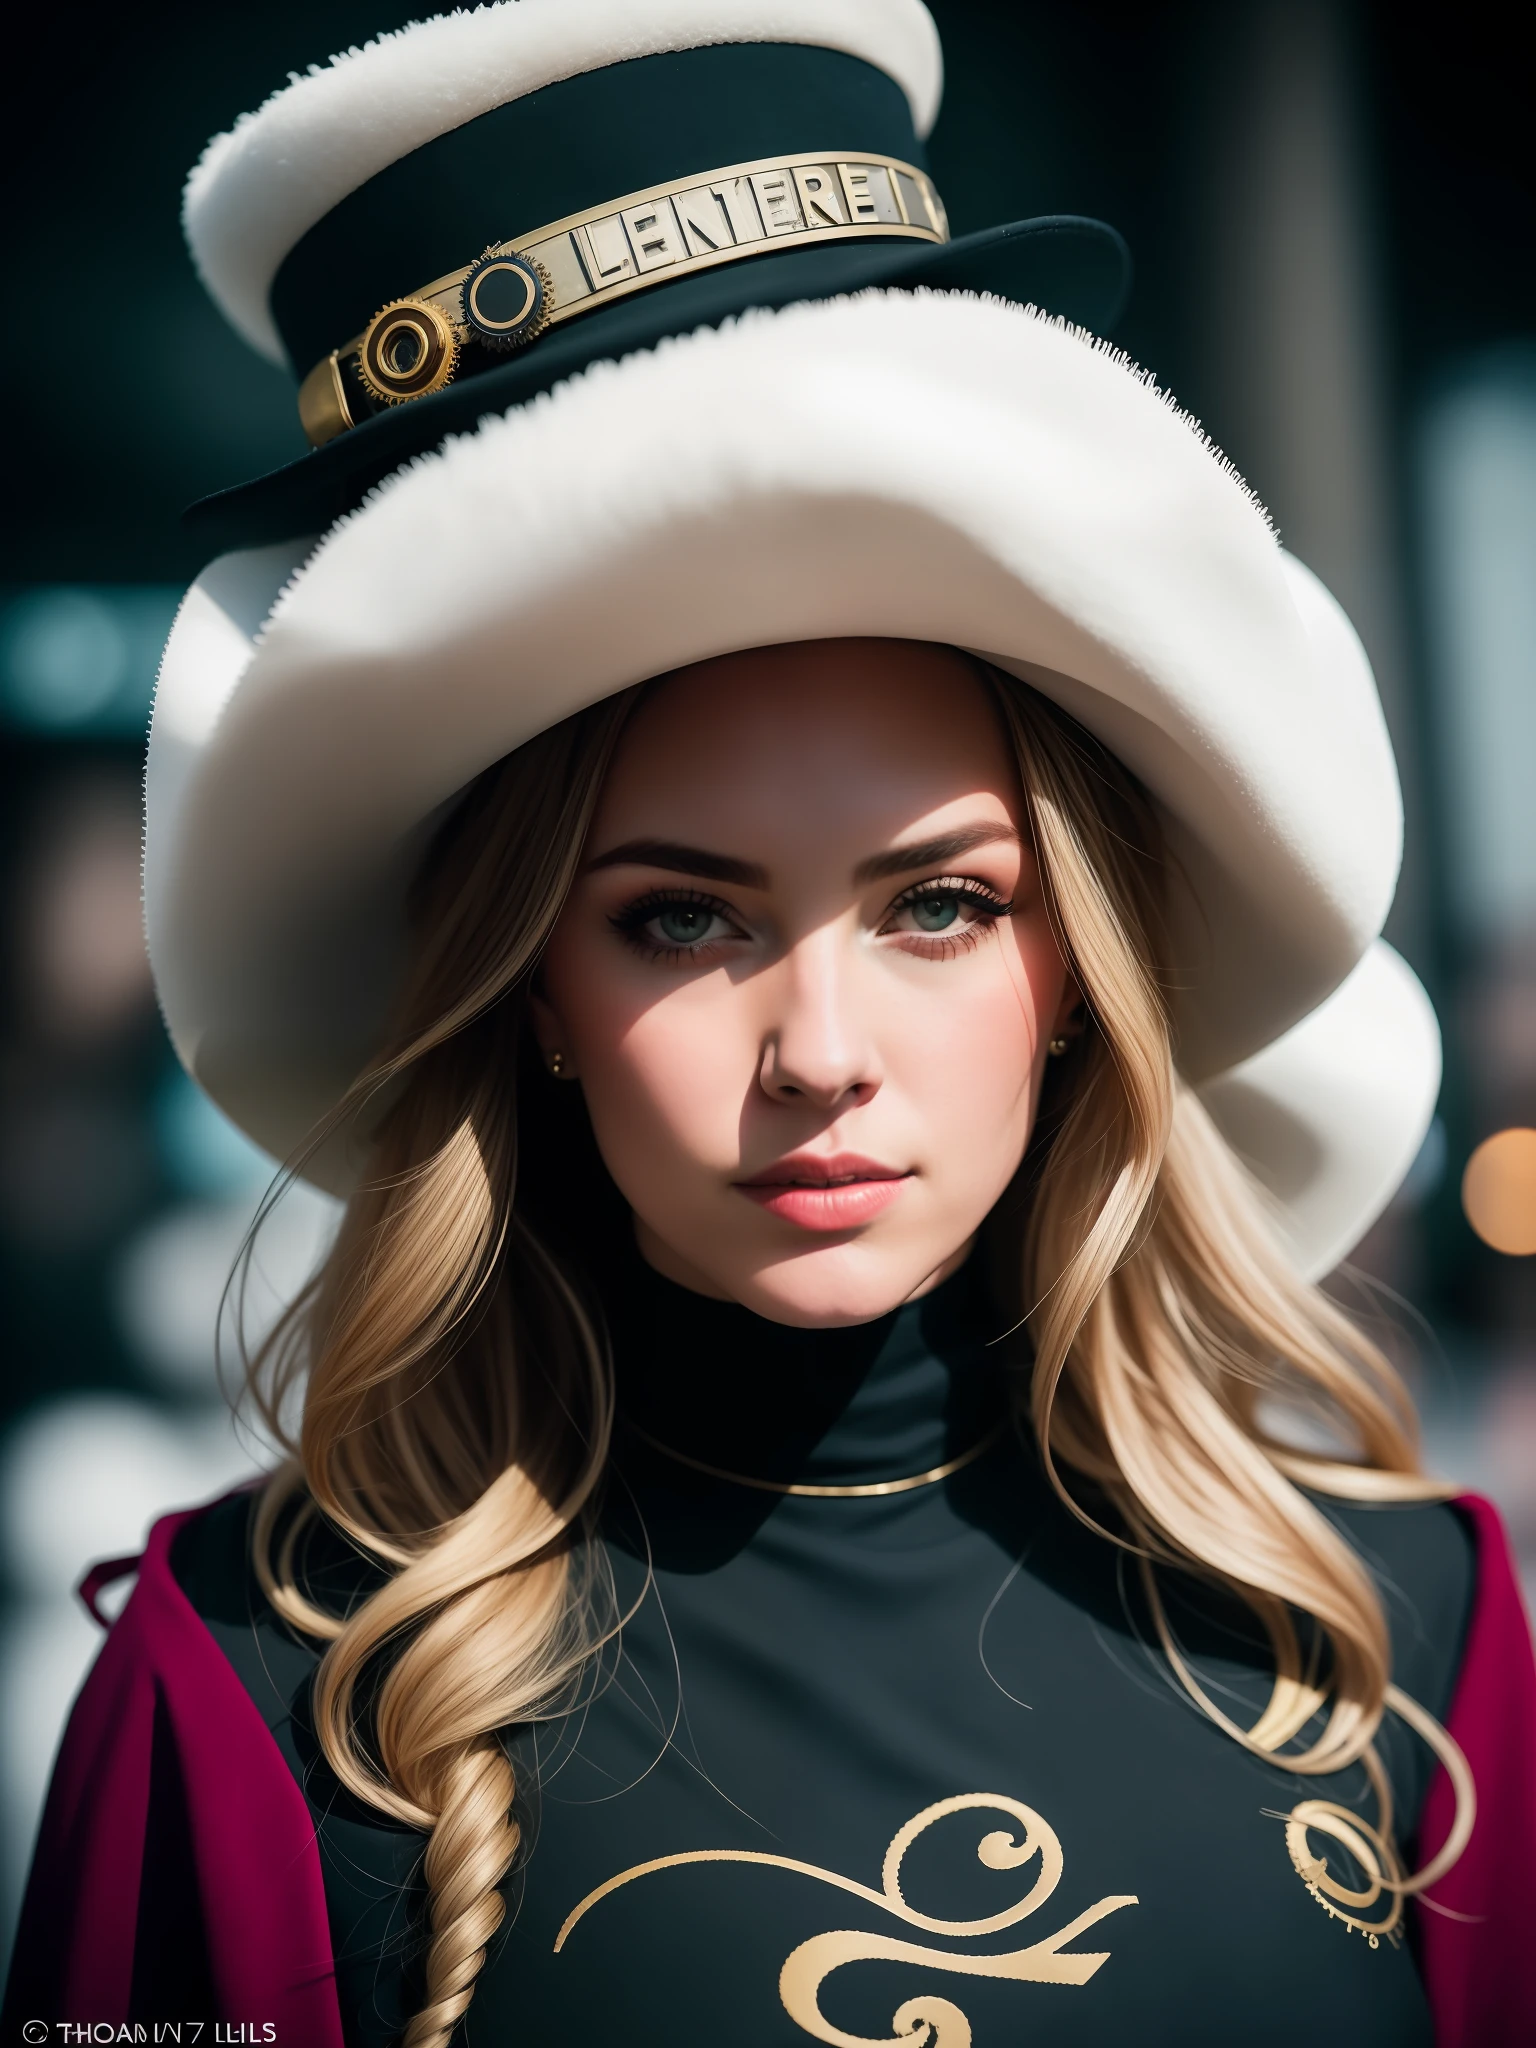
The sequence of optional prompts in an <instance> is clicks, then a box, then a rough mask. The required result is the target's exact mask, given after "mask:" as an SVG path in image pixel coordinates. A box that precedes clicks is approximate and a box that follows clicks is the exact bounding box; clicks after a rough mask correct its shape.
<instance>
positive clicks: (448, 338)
mask: <svg viewBox="0 0 1536 2048" xmlns="http://www.w3.org/2000/svg"><path fill="white" fill-rule="evenodd" d="M886 237H894V238H895V239H897V240H904V241H915V242H947V241H948V240H949V223H948V221H947V219H946V218H945V214H944V207H943V204H942V202H941V201H940V199H939V195H938V194H937V193H936V192H935V191H934V189H933V186H932V184H931V182H930V181H929V178H928V175H927V173H926V172H925V171H920V170H917V169H915V168H914V167H913V166H912V165H911V164H904V163H902V162H900V161H899V160H898V159H897V158H895V157H888V156H875V155H863V156H858V157H835V156H818V155H815V154H808V155H804V156H788V157H769V158H764V159H760V160H759V161H758V162H756V163H747V164H728V165H727V166H726V167H725V169H724V170H719V171H705V172H703V173H702V174H700V175H696V176H693V177H690V178H686V179H683V180H680V181H676V182H674V183H672V184H668V185H652V186H650V187H649V188H648V189H647V190H645V191H643V192H630V193H626V194H625V196H624V197H623V198H622V199H614V200H610V201H609V202H608V203H607V204H606V205H604V206H595V207H592V208H590V209H589V210H588V211H587V212H586V213H573V214H570V215H568V216H567V217H566V218H565V219H564V220H557V221H555V222H553V223H552V224H551V225H550V226H548V227H542V228H535V229H534V230H533V232H532V233H531V234H527V235H519V236H517V237H516V238H515V239H514V240H513V241H510V242H498V243H495V244H493V245H492V247H490V248H489V249H487V250H486V251H485V253H484V254H483V255H482V256H479V257H477V258H476V259H475V261H474V262H473V263H466V264H465V265H464V267H463V268H462V269H461V270H455V271H451V272H450V273H449V274H448V275H447V276H446V277H439V278H436V279H435V280H434V281H433V282H432V283H431V284H429V285H424V286H423V287H422V289H421V290H420V291H418V292H413V293H411V294H410V296H409V297H407V298H403V299H395V300H392V301H391V302H390V303H389V304H388V305H387V306H383V307H381V308H380V309H379V311H378V312H377V313H375V314H374V316H373V318H372V319H371V320H370V321H369V323H368V325H367V326H366V327H365V328H364V329H363V331H362V333H361V334H358V335H355V336H354V337H353V338H352V340H351V341H348V342H344V343H343V344H342V346H341V347H340V348H336V349H332V351H331V353H330V354H329V355H328V356H322V357H321V359H320V361H319V362H318V363H316V364H315V366H314V368H313V369H312V370H311V371H310V373H309V375H308V376H307V377H306V378H305V379H304V382H303V383H302V384H301V385H300V387H299V418H300V419H301V420H302V421H303V423H304V431H305V433H306V434H307V435H308V436H309V439H310V443H311V445H312V446H313V447H316V448H319V447H321V446H323V445H324V443H325V442H327V441H330V440H334V438H335V437H336V435H338V434H344V433H345V432H346V431H347V429H348V428H349V427H352V426H355V425H356V424H357V420H356V419H355V417H354V414H353V408H352V404H351V402H350V401H349V397H348V386H349V383H350V382H351V381H352V379H354V378H355V379H356V380H357V382H358V383H360V384H361V386H362V388H363V390H364V391H366V392H367V394H368V396H369V398H370V399H372V400H373V401H374V402H375V403H376V404H382V405H400V404H403V403H405V402H406V401H408V400H409V399H412V398H425V397H427V396H428V395H429V394H430V393H431V392H434V391H441V390H442V389H443V388H444V386H445V385H447V384H450V383H452V381H453V378H454V376H455V374H456V372H457V370H458V367H459V355H460V351H461V350H462V349H463V348H464V347H465V346H467V345H469V344H471V343H478V344H479V345H480V346H482V347H484V348H488V349H491V350H494V351H501V350H509V349H514V348H520V347H522V346H524V345H525V344H526V343H527V342H530V341H532V340H533V339H534V338H535V337H536V336H537V335H540V334H542V333H543V332H544V331H545V330H546V328H549V327H555V326H558V325H559V324H560V323H561V322H562V321H564V320H572V319H575V318H576V317H577V316H578V315H579V314H582V313H587V312H590V311H592V310H593V309H594V308H595V307H597V306H605V305H607V304H608V303H609V302H610V301H611V300H614V299H620V298H624V297H626V296H627V295H628V294H629V293H630V292H638V291H644V290H646V289H647V288H648V287H649V286H651V285H656V284H664V283H667V282H669V281H670V280H671V279H672V278H674V277H686V276H689V275H691V274H692V273H693V272H695V271H699V270H712V269H714V268H715V267H716V266H717V265H719V264H722V263H735V262H738V261H739V260H740V259H741V258H742V257H744V256H760V255H763V254H765V253H767V251H769V250H770V249H771V250H773V251H775V252H777V251H778V250H781V249H792V248H800V247H804V246H805V245H806V244H808V243H817V242H835V241H846V240H853V239H857V240H859V241H867V240H870V239H883V238H886Z"/></svg>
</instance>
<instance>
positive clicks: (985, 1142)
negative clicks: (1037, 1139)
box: [890, 927, 1066, 1164]
mask: <svg viewBox="0 0 1536 2048" xmlns="http://www.w3.org/2000/svg"><path fill="white" fill-rule="evenodd" d="M930 972H931V973H932V974H933V979H932V981H931V982H929V983H928V984H926V985H923V984H919V985H918V986H917V987H916V988H914V989H913V990H912V991H911V992H910V997H909V999H908V1000H907V1001H904V1002H900V1003H898V1004H895V1005H893V1006H892V1011H891V1033H892V1036H891V1041H890V1043H891V1049H892V1054H893V1062H892V1064H893V1069H894V1071H893V1073H892V1078H893V1079H894V1078H896V1073H897V1072H899V1074H900V1076H901V1079H902V1081H903V1084H904V1087H905V1089H906V1091H907V1092H909V1093H910V1094H911V1095H913V1096H914V1097H915V1098H916V1099H917V1100H919V1101H920V1102H921V1103H922V1104H923V1107H924V1109H925V1111H926V1113H927V1116H928V1118H929V1120H930V1122H931V1123H932V1125H933V1127H934V1129H935V1131H936V1133H938V1134H940V1135H941V1136H942V1135H944V1134H945V1133H948V1134H949V1135H950V1136H951V1137H952V1139H953V1144H952V1146H950V1147H947V1148H946V1149H950V1150H951V1151H952V1153H953V1155H954V1156H955V1157H956V1159H957V1161H958V1160H963V1159H964V1157H965V1156H966V1155H967V1154H968V1153H969V1154H972V1155H983V1156H986V1157H988V1158H990V1157H991V1156H992V1154H993V1153H994V1152H995V1151H996V1149H997V1147H998V1146H999V1145H1001V1146H1002V1147H1003V1148H1004V1149H1008V1148H1013V1149H1014V1150H1015V1151H1017V1150H1018V1149H1020V1147H1021V1145H1022V1141H1023V1139H1024V1138H1026V1137H1027V1135H1028V1131H1029V1125H1030V1122H1031V1120H1032V1118H1033V1114H1034V1104H1035V1098H1036V1095H1037V1093H1038V1085H1039V1081H1040V1077H1041V1073H1042V1071H1043V1063H1044V1057H1045V1040H1046V1038H1047V1037H1048V1035H1049V1026H1050V1024H1051V1021H1052V1019H1053V1018H1054V1016H1055V1012H1056V1008H1057V1005H1058V1004H1059V1002H1060V1000H1061V994H1062V990H1063V988H1064V986H1065V980H1066V975H1065V970H1064V969H1063V967H1062V964H1061V960H1060V956H1059V955H1058V953H1057V951H1056V947H1055V944H1054V942H1053V940H1052V939H1051V936H1050V932H1049V930H1048V929H1046V930H1045V931H1044V933H1043V934H1040V933H1036V932H1033V931H1031V930H1029V929H1028V928H1027V927H1026V928H1025V929H1024V930H1023V931H1015V930H1012V929H1010V930H1005V931H1004V932H1002V933H1000V934H999V935H998V938H997V940H996V941H995V942H994V943H993V945H992V946H990V947H989V948H988V949H987V951H986V952H985V954H983V955H979V956H978V957H977V958H976V959H975V960H974V961H973V962H966V963H963V964H962V963H960V962H956V963H955V964H954V966H953V967H947V968H940V969H936V970H930ZM1016 1163H1017V1160H1016V1159H1015V1164H1016Z"/></svg>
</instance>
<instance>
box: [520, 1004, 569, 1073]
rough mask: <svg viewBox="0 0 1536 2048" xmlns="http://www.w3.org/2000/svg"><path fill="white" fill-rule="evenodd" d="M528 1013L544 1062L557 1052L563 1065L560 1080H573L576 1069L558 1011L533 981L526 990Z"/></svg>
mask: <svg viewBox="0 0 1536 2048" xmlns="http://www.w3.org/2000/svg"><path fill="white" fill-rule="evenodd" d="M528 1015H529V1017H530V1019H531V1020H532V1023H533V1035H534V1037H535V1038H536V1039H537V1041H538V1046H539V1051H540V1052H541V1053H543V1055H544V1064H545V1065H546V1066H548V1065H549V1063H550V1061H551V1060H552V1059H553V1058H554V1057H555V1055H556V1054H557V1053H558V1054H559V1056H560V1058H561V1059H562V1061H563V1062H564V1065H563V1066H562V1068H561V1070H560V1079H561V1080H562V1081H574V1080H575V1078H576V1069H575V1066H574V1065H573V1064H572V1061H571V1050H570V1040H569V1038H568V1036H567V1035H566V1030H565V1026H564V1025H563V1024H562V1023H561V1021H560V1016H559V1013H558V1011H557V1010H556V1009H555V1006H554V1004H553V1003H552V1002H551V1001H550V1000H549V997H548V996H546V995H545V994H544V993H543V992H542V991H541V989H540V988H539V985H538V982H537V981H535V982H534V985H533V987H532V988H530V989H529V991H528Z"/></svg>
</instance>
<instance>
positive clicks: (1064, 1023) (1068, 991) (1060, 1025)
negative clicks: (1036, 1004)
mask: <svg viewBox="0 0 1536 2048" xmlns="http://www.w3.org/2000/svg"><path fill="white" fill-rule="evenodd" d="M1086 1010H1087V1005H1086V1004H1085V1003H1084V1001H1083V992H1082V990H1081V989H1080V988H1079V987H1078V985H1077V979H1076V977H1075V976H1074V975H1072V974H1069V975H1068V976H1067V978H1066V981H1065V983H1064V984H1063V987H1062V991H1061V1001H1060V1002H1059V1003H1058V1004H1057V1005H1056V1015H1055V1016H1054V1017H1053V1018H1052V1020H1051V1036H1052V1038H1079V1037H1081V1035H1082V1033H1083V1032H1084V1031H1085V1030H1086V1029H1087V1025H1088V1018H1087V1014H1086ZM541 1043H542V1041H541Z"/></svg>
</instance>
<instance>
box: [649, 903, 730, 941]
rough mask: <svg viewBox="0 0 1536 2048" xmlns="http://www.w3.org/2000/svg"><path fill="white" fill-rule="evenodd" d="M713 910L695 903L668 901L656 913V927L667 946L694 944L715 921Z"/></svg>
mask: <svg viewBox="0 0 1536 2048" xmlns="http://www.w3.org/2000/svg"><path fill="white" fill-rule="evenodd" d="M715 915H716V914H715V912H714V911H713V910H707V909H705V908H704V907H703V906H702V905H700V904H697V903H669V904H668V905H667V907H666V909H665V910H662V911H658V912H657V914H656V919H655V923H656V928H657V930H658V931H659V932H660V933H661V936H662V937H663V938H664V939H665V940H666V942H667V944H668V945H669V946H696V945H697V944H698V942H699V940H700V939H702V938H703V937H704V936H705V934H706V933H707V932H708V930H709V928H710V926H711V925H712V924H713V923H714V921H715Z"/></svg>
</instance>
